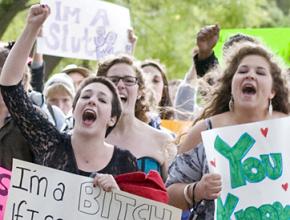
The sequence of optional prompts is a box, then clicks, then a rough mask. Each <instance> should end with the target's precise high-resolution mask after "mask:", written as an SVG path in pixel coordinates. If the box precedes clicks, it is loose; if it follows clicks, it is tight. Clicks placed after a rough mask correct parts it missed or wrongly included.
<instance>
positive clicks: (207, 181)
mask: <svg viewBox="0 0 290 220" xmlns="http://www.w3.org/2000/svg"><path fill="white" fill-rule="evenodd" d="M187 185H188V187H187ZM221 189H222V182H221V176H220V175H219V174H214V173H210V174H204V175H203V176H202V178H201V180H200V181H197V182H194V183H190V184H185V183H174V184H172V185H170V186H169V187H168V188H167V191H168V194H169V204H170V205H173V206H175V207H177V208H180V209H183V210H185V209H188V208H191V207H192V206H193V205H194V204H195V203H197V202H199V201H201V200H204V199H206V200H213V199H216V198H217V197H219V196H220V193H221ZM185 197H187V198H188V199H189V202H188V201H186V199H185Z"/></svg>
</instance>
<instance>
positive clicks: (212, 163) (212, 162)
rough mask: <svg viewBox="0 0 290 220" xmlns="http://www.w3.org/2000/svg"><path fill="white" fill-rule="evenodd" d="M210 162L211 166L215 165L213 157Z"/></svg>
mask: <svg viewBox="0 0 290 220" xmlns="http://www.w3.org/2000/svg"><path fill="white" fill-rule="evenodd" d="M210 164H211V165H212V166H214V167H216V162H215V159H213V160H211V161H210Z"/></svg>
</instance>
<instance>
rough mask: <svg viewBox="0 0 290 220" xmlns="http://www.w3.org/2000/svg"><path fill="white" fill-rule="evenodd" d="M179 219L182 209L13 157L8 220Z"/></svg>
mask: <svg viewBox="0 0 290 220" xmlns="http://www.w3.org/2000/svg"><path fill="white" fill-rule="evenodd" d="M19 216H21V219H31V220H33V219H43V220H79V219H86V220H90V219H92V220H96V219H98V220H102V219H106V220H108V219H109V220H116V219H118V220H131V219H132V220H133V219H134V220H141V219H142V220H143V219H146V220H157V219H163V220H175V219H180V216H181V210H179V209H177V208H174V207H172V206H169V205H166V204H163V203H159V202H155V201H153V200H149V199H145V198H142V197H139V196H135V195H132V194H129V193H126V192H123V191H119V190H115V191H113V192H105V191H103V190H102V189H100V188H99V187H93V183H92V178H89V177H84V176H78V175H76V174H72V173H67V172H64V171H59V170H55V169H52V168H48V167H43V166H40V165H36V164H32V163H28V162H24V161H20V160H13V170H12V178H11V187H10V191H9V196H8V201H7V206H6V211H5V219H18V217H19Z"/></svg>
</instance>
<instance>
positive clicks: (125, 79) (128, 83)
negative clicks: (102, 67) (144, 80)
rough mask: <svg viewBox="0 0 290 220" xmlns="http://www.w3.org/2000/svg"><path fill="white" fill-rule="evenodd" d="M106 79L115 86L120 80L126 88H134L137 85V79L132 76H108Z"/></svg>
mask: <svg viewBox="0 0 290 220" xmlns="http://www.w3.org/2000/svg"><path fill="white" fill-rule="evenodd" d="M108 79H109V80H111V81H112V83H114V84H115V85H118V83H119V81H120V80H122V81H123V83H124V84H125V85H126V86H134V85H136V84H137V83H138V78H137V77H134V76H123V77H119V76H109V77H108Z"/></svg>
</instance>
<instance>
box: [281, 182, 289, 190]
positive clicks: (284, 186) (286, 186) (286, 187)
mask: <svg viewBox="0 0 290 220" xmlns="http://www.w3.org/2000/svg"><path fill="white" fill-rule="evenodd" d="M282 188H283V189H284V190H285V191H287V190H288V183H284V184H282Z"/></svg>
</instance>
